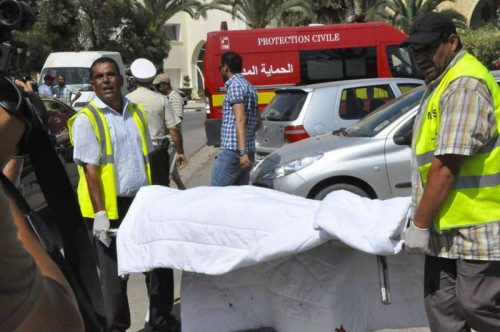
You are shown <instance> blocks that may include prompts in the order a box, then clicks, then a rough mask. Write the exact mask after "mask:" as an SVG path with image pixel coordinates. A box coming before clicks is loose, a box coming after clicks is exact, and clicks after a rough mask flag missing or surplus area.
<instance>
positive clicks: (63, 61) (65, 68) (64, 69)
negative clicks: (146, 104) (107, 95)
mask: <svg viewBox="0 0 500 332" xmlns="http://www.w3.org/2000/svg"><path fill="white" fill-rule="evenodd" d="M101 57H109V58H111V59H113V60H115V61H116V63H117V64H118V67H119V68H120V73H121V75H122V77H123V78H124V81H123V86H122V93H123V95H126V94H127V83H126V80H125V77H126V76H125V68H124V66H123V61H122V57H121V55H120V53H118V52H108V51H91V52H55V53H50V54H49V56H48V57H47V60H46V61H45V64H44V65H43V69H42V72H41V75H40V82H39V84H42V83H43V77H44V76H45V75H46V74H50V75H51V76H53V77H54V83H53V84H57V75H63V76H64V77H65V79H66V84H67V85H71V86H72V87H74V88H76V89H78V90H79V91H80V92H81V93H82V95H81V96H80V97H79V98H78V99H77V100H76V101H75V102H74V103H73V105H72V106H73V107H74V109H75V110H79V109H81V108H83V107H84V106H85V105H87V103H88V102H89V101H91V100H92V99H93V98H94V95H95V94H94V92H93V90H92V85H91V84H90V81H91V77H90V66H91V65H92V63H93V62H94V61H95V60H96V59H98V58H101Z"/></svg>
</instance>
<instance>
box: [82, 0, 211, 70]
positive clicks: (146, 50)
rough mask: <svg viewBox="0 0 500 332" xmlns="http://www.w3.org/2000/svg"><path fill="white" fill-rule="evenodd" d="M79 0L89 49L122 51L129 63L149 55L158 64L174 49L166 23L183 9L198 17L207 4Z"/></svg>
mask: <svg viewBox="0 0 500 332" xmlns="http://www.w3.org/2000/svg"><path fill="white" fill-rule="evenodd" d="M77 1H78V2H79V4H80V6H81V9H82V12H83V13H84V22H85V23H84V24H83V26H82V29H81V30H82V32H83V33H82V35H81V40H82V44H83V45H85V47H86V48H88V49H94V50H99V49H104V48H105V49H107V50H111V51H118V52H120V53H121V55H122V57H123V59H124V62H125V63H130V62H132V61H133V60H134V59H136V58H139V57H145V58H148V59H150V60H151V61H152V62H153V63H155V64H156V65H157V66H161V64H162V61H163V59H164V58H165V57H167V56H168V51H169V50H170V44H169V40H168V39H169V38H168V35H167V32H166V31H165V29H164V28H163V27H164V25H165V23H166V22H167V21H168V20H169V19H171V18H172V16H174V15H175V14H176V13H178V12H181V11H183V12H186V13H188V14H189V15H190V16H191V17H194V15H195V12H196V11H197V10H198V9H199V8H201V7H202V6H203V3H202V2H201V1H197V0H144V1H138V0H106V1H104V0H77Z"/></svg>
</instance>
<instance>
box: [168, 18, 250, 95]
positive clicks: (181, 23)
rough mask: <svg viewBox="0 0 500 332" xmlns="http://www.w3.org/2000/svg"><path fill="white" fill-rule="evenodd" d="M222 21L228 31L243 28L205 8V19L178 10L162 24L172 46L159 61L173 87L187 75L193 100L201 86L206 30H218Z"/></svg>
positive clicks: (181, 85)
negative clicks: (206, 11)
mask: <svg viewBox="0 0 500 332" xmlns="http://www.w3.org/2000/svg"><path fill="white" fill-rule="evenodd" d="M222 22H227V26H228V29H229V30H242V29H246V25H245V23H243V22H242V21H240V20H233V19H232V18H231V15H229V14H226V13H224V12H221V11H218V10H212V11H209V12H208V18H207V19H206V20H205V19H203V18H200V19H199V20H194V19H192V18H191V17H190V16H189V15H188V14H186V13H184V12H180V13H177V14H176V15H174V16H173V17H172V18H171V19H170V20H169V21H168V22H167V24H166V25H165V28H166V29H167V31H168V33H169V35H170V38H171V42H170V45H171V47H172V48H171V50H170V52H169V55H168V57H167V58H166V59H165V60H164V61H163V71H164V72H165V73H167V75H168V76H169V77H170V80H171V83H172V86H173V87H174V88H183V87H184V86H183V78H184V76H188V77H189V79H190V85H189V86H188V87H189V88H193V95H192V97H193V98H194V99H197V98H198V97H199V93H198V91H199V90H203V89H204V82H203V55H204V47H205V41H206V39H207V32H210V31H216V30H220V27H221V23H222Z"/></svg>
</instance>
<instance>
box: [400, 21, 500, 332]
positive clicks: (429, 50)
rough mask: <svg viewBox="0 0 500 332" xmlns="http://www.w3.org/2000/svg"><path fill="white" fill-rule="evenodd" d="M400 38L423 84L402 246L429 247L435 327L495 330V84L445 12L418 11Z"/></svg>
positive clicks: (498, 156) (498, 240) (498, 186)
mask: <svg viewBox="0 0 500 332" xmlns="http://www.w3.org/2000/svg"><path fill="white" fill-rule="evenodd" d="M402 46H409V48H410V50H411V52H412V54H413V57H414V58H415V61H416V63H417V65H418V67H419V69H420V71H421V73H422V74H423V76H424V78H425V81H426V85H427V90H426V92H425V94H424V97H423V98H422V101H421V104H420V111H419V114H418V115H417V118H416V121H415V126H414V132H413V141H412V156H413V163H412V165H413V166H412V183H413V195H412V198H413V204H412V208H413V211H412V212H413V213H412V219H411V221H410V226H409V228H408V229H407V230H406V231H405V232H404V234H403V237H404V239H405V247H406V250H407V251H410V252H422V253H425V254H426V257H425V272H424V293H425V298H424V304H425V309H426V313H427V317H428V320H429V325H430V327H431V331H470V329H471V328H472V329H474V330H476V331H500V301H499V299H500V136H499V131H500V130H499V129H500V127H499V126H500V89H499V87H498V84H497V82H496V81H495V79H494V78H493V76H492V75H491V74H490V72H489V71H488V69H487V68H486V67H484V66H483V65H482V64H481V63H480V62H479V61H478V60H477V59H476V58H474V57H473V56H472V55H470V54H469V53H467V52H466V51H465V50H464V49H462V44H461V41H460V38H459V36H458V34H457V31H456V27H455V24H454V23H453V21H452V20H451V18H449V17H447V16H445V15H444V14H440V13H429V14H425V15H422V16H420V17H417V18H416V19H415V21H414V22H413V24H412V25H411V27H410V29H409V37H408V39H406V40H405V41H404V42H403V44H402Z"/></svg>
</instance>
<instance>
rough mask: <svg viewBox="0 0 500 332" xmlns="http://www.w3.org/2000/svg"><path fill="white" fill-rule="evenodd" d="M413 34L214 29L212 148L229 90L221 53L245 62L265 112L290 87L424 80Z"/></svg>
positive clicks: (208, 69)
mask: <svg viewBox="0 0 500 332" xmlns="http://www.w3.org/2000/svg"><path fill="white" fill-rule="evenodd" d="M406 37H407V36H406V35H405V34H404V33H403V32H401V31H400V30H398V29H396V28H394V27H393V26H391V25H388V24H385V23H359V24H352V23H349V24H334V25H316V26H305V27H294V28H269V29H254V30H233V31H227V30H226V31H214V32H209V33H208V34H207V43H206V47H205V59H204V75H205V95H206V98H207V106H208V107H207V118H206V122H205V130H206V134H207V144H208V145H216V146H218V145H219V144H220V128H221V120H222V102H223V100H224V93H225V87H224V82H223V81H222V77H221V74H220V71H219V64H220V60H221V55H222V54H223V53H225V52H227V51H234V52H236V53H238V54H240V55H241V56H242V58H243V72H242V74H243V75H245V77H246V78H247V79H248V81H249V82H250V83H252V84H253V85H254V86H255V88H256V89H257V91H258V101H259V109H260V110H261V111H262V109H263V108H264V107H265V106H266V105H267V103H268V102H269V101H270V100H271V99H272V97H273V96H274V90H275V89H277V88H280V87H284V86H290V85H301V84H311V83H320V82H328V81H339V80H347V79H357V78H371V77H418V72H417V70H416V67H415V65H414V63H413V60H412V58H411V57H410V55H409V53H408V50H407V49H405V48H400V47H399V44H400V43H401V42H402V41H403V40H404V39H405V38H406Z"/></svg>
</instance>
